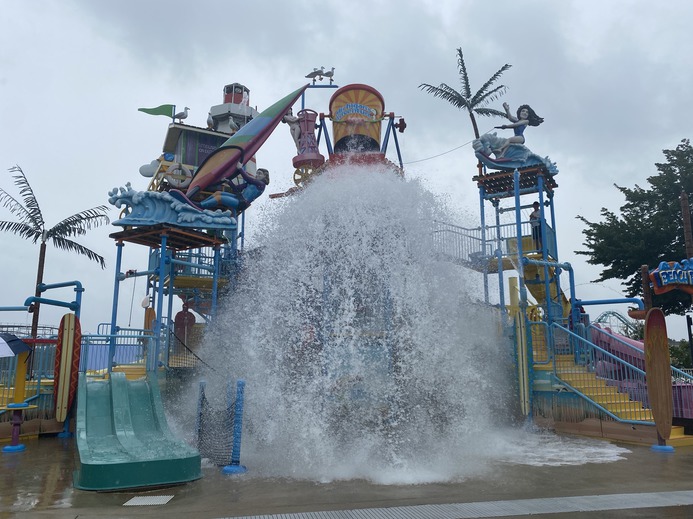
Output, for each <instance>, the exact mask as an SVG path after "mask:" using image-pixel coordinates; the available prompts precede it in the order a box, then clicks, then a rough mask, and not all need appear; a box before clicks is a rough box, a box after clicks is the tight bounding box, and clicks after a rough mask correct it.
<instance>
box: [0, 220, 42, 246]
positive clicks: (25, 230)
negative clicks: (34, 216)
mask: <svg viewBox="0 0 693 519" xmlns="http://www.w3.org/2000/svg"><path fill="white" fill-rule="evenodd" d="M0 232H11V233H12V234H16V235H17V236H19V237H20V238H24V239H25V240H31V241H32V242H34V243H36V242H37V241H39V239H40V238H41V234H42V231H41V230H40V229H36V228H35V227H34V226H33V225H29V224H27V223H26V222H10V221H6V220H5V221H0Z"/></svg>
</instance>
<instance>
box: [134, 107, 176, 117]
mask: <svg viewBox="0 0 693 519" xmlns="http://www.w3.org/2000/svg"><path fill="white" fill-rule="evenodd" d="M137 110H138V111H139V112H144V113H145V114H149V115H165V116H167V117H171V118H173V115H174V113H175V111H176V105H161V106H157V107H156V108H138V109H137Z"/></svg>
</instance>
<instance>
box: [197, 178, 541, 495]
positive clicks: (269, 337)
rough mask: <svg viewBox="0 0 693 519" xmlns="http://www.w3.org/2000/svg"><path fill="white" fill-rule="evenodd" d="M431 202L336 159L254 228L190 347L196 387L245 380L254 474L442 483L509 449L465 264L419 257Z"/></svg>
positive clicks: (507, 422) (476, 284) (507, 421)
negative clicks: (249, 250) (235, 274)
mask: <svg viewBox="0 0 693 519" xmlns="http://www.w3.org/2000/svg"><path fill="white" fill-rule="evenodd" d="M440 211H441V210H440V209H439V205H438V204H437V203H436V201H435V198H434V197H433V196H432V195H431V194H430V193H428V192H426V191H425V190H424V189H422V187H421V186H420V185H419V184H418V183H417V182H415V181H405V180H403V179H401V178H398V177H396V176H395V175H393V174H392V173H391V172H390V171H387V172H381V171H377V170H375V169H373V168H369V169H364V168H359V167H351V166H350V167H343V168H339V169H336V170H334V171H332V172H330V173H328V174H324V175H322V176H321V177H319V178H317V179H316V180H315V181H314V182H313V183H312V184H311V185H310V186H309V187H308V188H307V189H306V190H305V191H303V192H302V193H301V194H300V195H298V196H294V197H292V198H290V199H287V200H286V201H285V202H284V203H283V206H282V207H281V208H279V209H278V210H277V213H278V214H276V215H274V218H273V219H272V222H271V224H270V225H267V226H266V228H265V229H263V230H262V232H261V233H259V234H260V235H261V238H260V243H259V247H258V248H257V249H256V250H257V252H256V254H254V256H253V258H252V260H250V261H248V262H247V265H246V267H245V269H244V271H243V273H242V275H241V277H240V280H239V287H238V289H237V290H236V291H235V292H233V293H231V294H230V295H229V296H228V297H227V298H226V299H225V300H224V302H223V304H222V306H221V310H220V314H219V318H218V319H217V323H216V325H215V327H214V328H213V329H212V330H211V331H210V332H209V333H208V335H207V338H206V341H205V347H204V349H203V351H202V352H201V355H202V356H203V358H204V359H205V360H206V362H208V363H209V364H211V365H213V366H214V367H215V372H214V373H212V372H210V373H208V374H207V376H206V378H207V379H208V381H209V383H210V386H209V387H210V388H211V387H213V385H214V384H215V381H214V380H213V379H214V377H215V373H216V374H223V380H218V381H216V384H217V387H218V388H220V389H219V391H218V392H219V393H220V394H223V393H224V391H223V390H221V388H222V387H223V385H224V384H226V382H227V381H228V380H229V379H236V378H242V379H245V380H246V383H247V385H246V401H245V417H244V425H245V427H244V436H243V463H244V464H247V465H249V466H250V467H252V472H253V473H254V474H255V475H261V476H279V477H295V478H301V479H313V480H318V481H331V480H335V479H353V478H363V479H368V480H371V481H375V482H380V483H420V482H429V481H450V480H459V479H461V478H464V477H466V476H468V475H470V474H479V473H480V472H483V471H485V470H487V469H488V468H489V466H490V463H493V462H494V461H505V462H507V461H511V462H512V461H513V459H514V458H516V457H521V455H520V454H518V453H517V452H516V451H514V450H513V449H512V447H511V446H512V445H513V443H514V438H515V437H516V435H518V434H523V435H525V436H528V435H527V433H523V432H521V431H520V430H518V428H516V427H513V423H512V422H513V417H515V416H516V412H515V401H516V399H515V397H514V374H513V368H512V343H511V340H510V339H509V338H507V337H504V336H503V333H502V329H503V325H502V322H501V315H500V313H499V312H498V311H497V310H496V309H493V308H492V307H489V306H487V305H484V304H483V303H481V302H480V299H481V296H480V293H481V289H480V279H479V278H480V275H479V274H477V273H474V272H472V271H470V270H467V269H465V268H463V267H459V266H455V265H453V264H451V263H449V262H445V261H442V260H440V259H438V258H436V256H435V254H434V253H433V249H432V243H431V223H432V221H433V220H434V219H441V220H448V218H446V217H445V215H442V214H440ZM219 378H221V377H219ZM210 393H211V391H210ZM529 436H530V437H531V435H529ZM524 441H525V442H527V441H531V440H527V439H525V440H524ZM533 443H534V444H535V447H536V449H537V450H539V449H540V447H539V446H538V445H537V443H538V442H533Z"/></svg>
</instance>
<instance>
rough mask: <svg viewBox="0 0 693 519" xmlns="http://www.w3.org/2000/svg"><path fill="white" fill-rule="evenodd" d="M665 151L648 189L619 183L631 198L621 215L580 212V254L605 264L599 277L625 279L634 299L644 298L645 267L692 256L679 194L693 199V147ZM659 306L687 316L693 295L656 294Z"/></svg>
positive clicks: (628, 293)
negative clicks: (589, 215) (597, 216)
mask: <svg viewBox="0 0 693 519" xmlns="http://www.w3.org/2000/svg"><path fill="white" fill-rule="evenodd" d="M663 153H664V156H665V157H666V162H663V163H657V164H655V166H656V168H657V170H658V174H657V175H653V176H651V177H649V178H648V179H647V182H648V184H649V185H650V186H649V188H648V189H644V188H642V187H640V186H638V185H637V184H636V186H635V187H634V188H632V189H631V188H627V187H622V186H618V185H616V184H614V185H615V187H616V189H618V190H619V191H620V192H621V193H622V194H623V196H624V197H625V199H626V202H625V204H624V205H622V206H621V208H620V214H616V213H614V212H612V211H610V210H608V209H606V208H602V210H601V216H602V220H601V221H599V222H591V221H589V220H587V219H586V218H584V217H583V216H580V215H578V216H577V218H578V219H579V220H581V221H582V222H583V223H584V224H585V225H586V226H587V227H586V228H585V229H584V230H583V231H582V232H583V234H584V236H585V241H584V242H583V245H584V246H585V247H586V250H581V251H575V253H576V254H581V255H584V256H587V257H588V259H587V262H588V263H589V264H591V265H603V266H604V267H605V268H604V269H603V270H602V271H601V273H600V276H599V278H597V279H596V280H595V281H605V280H607V279H620V280H621V281H622V283H623V285H624V286H625V288H626V291H625V292H626V296H628V297H638V296H642V280H641V276H640V267H641V266H642V265H647V266H648V267H649V269H650V270H653V269H655V268H657V266H658V265H659V264H660V263H661V262H662V261H679V260H681V259H683V258H685V257H686V246H685V238H684V234H683V220H682V217H681V206H680V203H679V197H680V196H681V193H682V192H685V193H686V194H687V195H688V197H689V199H690V198H691V195H693V147H691V143H690V141H689V140H688V139H684V140H682V141H681V143H680V144H679V145H678V146H677V147H676V149H674V150H663ZM653 304H654V305H655V306H658V307H660V308H662V310H663V311H664V313H665V314H683V313H685V312H686V310H688V309H689V307H690V304H691V297H690V295H688V294H686V293H684V292H681V291H679V290H673V291H671V292H668V293H666V294H662V295H658V296H654V297H653Z"/></svg>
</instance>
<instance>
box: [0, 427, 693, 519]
mask: <svg viewBox="0 0 693 519" xmlns="http://www.w3.org/2000/svg"><path fill="white" fill-rule="evenodd" d="M25 445H26V447H27V448H26V451H24V452H21V453H2V454H0V478H1V479H0V483H1V484H0V517H56V518H63V517H65V518H67V517H71V518H75V517H78V518H92V517H94V518H95V517H166V518H167V519H174V518H179V517H180V518H186V519H192V518H217V517H241V516H255V515H263V514H300V515H299V516H300V517H308V516H309V515H310V517H314V518H316V519H321V518H325V519H328V518H333V517H347V518H350V517H354V518H356V517H373V518H376V517H388V518H397V517H411V518H415V517H449V518H451V519H453V518H455V517H498V516H503V517H527V516H528V515H540V516H541V517H542V518H559V517H560V518H562V519H572V518H577V517H591V518H597V517H599V518H602V517H605V518H626V517H628V518H633V517H674V518H684V517H693V447H680V448H678V449H677V450H676V451H675V452H674V453H659V452H653V451H651V450H650V448H649V447H644V446H632V445H624V447H626V448H627V449H629V450H630V451H631V452H630V453H628V454H626V455H625V458H626V459H623V460H620V461H616V462H612V463H601V464H585V465H578V466H527V465H498V466H496V467H493V468H492V470H491V471H489V472H487V473H486V474H484V475H483V476H479V477H472V478H469V479H467V480H465V481H463V482H459V483H437V484H420V485H377V484H372V483H368V482H365V481H343V482H333V483H327V484H321V483H315V482H305V481H294V480H279V479H262V478H258V477H255V476H253V475H252V467H250V472H249V473H248V474H245V475H241V476H238V475H236V476H225V475H223V474H221V473H220V471H219V469H218V468H216V467H210V466H206V467H203V478H202V479H201V480H198V481H195V482H192V483H188V484H185V485H180V486H176V487H169V488H162V489H156V490H147V491H139V492H134V491H123V492H110V493H99V492H87V491H81V490H77V489H75V488H74V487H73V486H72V473H73V470H74V468H75V448H74V440H61V439H58V438H42V439H39V440H33V441H27V442H25ZM617 494H630V495H629V496H622V495H617ZM161 496H172V497H170V498H161V499H160V501H161V502H164V501H167V502H165V504H142V505H135V506H132V502H131V501H130V500H131V499H133V498H139V500H141V501H144V502H156V501H157V499H156V498H157V497H161ZM576 496H586V497H584V498H582V499H571V498H572V497H576ZM597 496H599V497H597ZM550 498H562V499H553V500H552V499H550ZM527 500H533V501H527ZM128 502H130V503H128ZM602 502H603V503H605V504H604V505H600V504H599V503H602ZM126 503H128V504H127V505H126ZM453 503H458V504H460V505H459V506H457V508H455V507H450V506H448V507H447V508H446V507H430V506H428V507H427V506H423V507H422V506H420V505H434V504H445V505H449V504H453ZM470 503H474V505H471V504H470ZM498 503H499V504H498ZM586 503H593V504H595V503H596V504H595V505H594V506H593V507H592V508H591V510H592V511H589V512H588V511H586V510H589V509H590V507H586V506H585V504H586ZM672 504H673V505H677V504H680V506H670V505H672ZM465 505H468V506H465ZM502 505H505V506H502ZM653 505H656V506H655V507H653ZM662 505H669V506H662ZM600 506H601V507H602V508H601V509H600V508H599V507H600ZM393 507H396V508H393ZM595 507H596V508H595ZM337 510H342V511H348V510H353V511H356V510H359V512H358V513H357V512H342V513H341V514H334V513H329V512H330V511H337ZM455 510H457V511H455ZM494 510H497V511H498V512H493V511H494ZM500 510H505V511H503V512H500ZM508 510H509V511H508ZM307 512H325V513H322V514H320V513H318V514H312V515H311V514H306V513H307ZM494 513H497V515H489V514H494ZM299 516H296V517H299ZM282 517H287V516H286V515H282Z"/></svg>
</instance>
